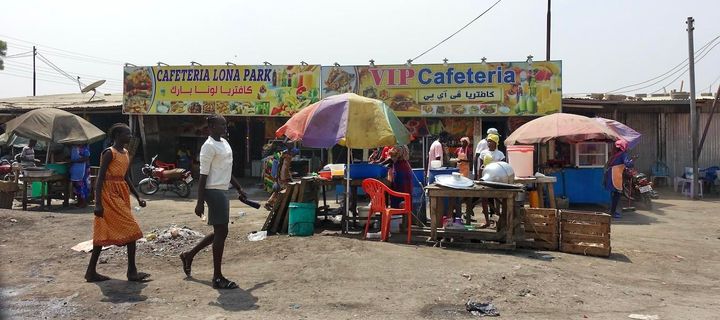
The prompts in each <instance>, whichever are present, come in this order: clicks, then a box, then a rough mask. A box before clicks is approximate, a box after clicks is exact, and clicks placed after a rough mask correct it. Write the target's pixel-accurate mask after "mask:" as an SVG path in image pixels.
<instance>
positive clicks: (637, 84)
mask: <svg viewBox="0 0 720 320" xmlns="http://www.w3.org/2000/svg"><path fill="white" fill-rule="evenodd" d="M718 39H720V36H717V37H715V38H714V39H712V40H710V41H708V42H707V43H706V44H705V45H704V46H702V47H701V48H700V49H698V50H697V51H695V55H696V56H697V55H700V54H701V53H702V52H703V51H704V50H705V49H706V48H707V47H708V46H710V45H711V44H712V43H713V42H715V41H716V40H718ZM713 48H714V46H713ZM710 50H712V48H711V49H710ZM689 59H690V58H685V60H683V61H682V62H680V63H679V64H678V65H676V66H674V67H672V68H671V69H670V70H668V71H667V72H665V73H663V74H661V75H659V76H657V77H655V78H652V79H649V80H645V81H643V82H639V83H635V84H631V85H628V86H624V87H621V88H617V89H615V90H612V91H608V92H606V93H627V92H632V91H638V90H641V89H644V88H647V87H643V88H640V89H633V90H627V91H622V92H618V91H620V90H623V89H627V88H631V87H636V86H639V85H643V84H645V83H648V82H650V81H653V80H656V79H659V78H661V77H663V76H665V75H667V77H665V78H663V79H660V81H658V82H662V81H663V80H665V79H667V78H669V77H671V76H672V75H674V74H676V73H677V72H679V71H680V70H682V68H685V67H687V61H688V60H689ZM683 64H684V65H685V66H683ZM681 66H683V67H681ZM678 67H681V69H678V70H675V69H677V68H678ZM673 70H675V71H674V72H673ZM671 72H672V73H671ZM668 73H670V74H669V75H668ZM651 86H652V85H650V86H649V87H651Z"/></svg>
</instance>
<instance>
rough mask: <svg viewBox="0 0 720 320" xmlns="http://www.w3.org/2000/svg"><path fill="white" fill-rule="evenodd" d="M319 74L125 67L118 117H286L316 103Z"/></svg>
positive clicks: (310, 68)
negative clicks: (122, 102) (153, 115)
mask: <svg viewBox="0 0 720 320" xmlns="http://www.w3.org/2000/svg"><path fill="white" fill-rule="evenodd" d="M351 69H352V68H351ZM320 72H321V68H320V66H319V65H290V66H265V65H263V66H235V65H228V66H197V65H196V66H156V67H126V68H125V69H124V74H125V78H124V83H125V85H124V89H125V90H124V95H125V96H124V97H125V101H124V108H123V113H126V114H159V115H164V114H168V115H172V114H191V115H207V114H213V113H218V114H223V115H247V116H255V115H258V116H259V115H262V116H283V117H288V116H292V115H293V114H295V113H297V112H298V111H300V110H301V109H302V108H304V107H307V106H309V105H310V104H312V103H314V102H317V101H319V100H320V94H321V92H320V90H321V85H320V80H321V74H320ZM341 82H342V81H341Z"/></svg>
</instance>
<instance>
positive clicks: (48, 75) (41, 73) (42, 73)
mask: <svg viewBox="0 0 720 320" xmlns="http://www.w3.org/2000/svg"><path fill="white" fill-rule="evenodd" d="M5 70H7V71H12V72H16V73H21V74H32V67H25V66H18V65H6V66H5ZM36 73H37V76H39V77H45V78H46V79H47V78H53V79H57V80H68V79H67V77H65V76H62V75H59V74H57V72H51V71H45V70H36ZM28 76H29V75H28ZM57 80H56V81H57ZM73 83H74V84H75V85H77V81H73ZM104 88H105V89H107V90H110V91H122V86H121V85H118V84H108V85H107V86H105V87H104Z"/></svg>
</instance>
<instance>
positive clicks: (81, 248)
mask: <svg viewBox="0 0 720 320" xmlns="http://www.w3.org/2000/svg"><path fill="white" fill-rule="evenodd" d="M92 248H93V241H92V239H90V240H87V241H83V242H80V243H78V244H76V245H75V246H74V247H72V248H70V249H72V250H75V251H77V252H90V251H92ZM102 249H103V250H107V249H110V246H105V247H102Z"/></svg>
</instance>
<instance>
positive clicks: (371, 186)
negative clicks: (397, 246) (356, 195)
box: [362, 179, 412, 243]
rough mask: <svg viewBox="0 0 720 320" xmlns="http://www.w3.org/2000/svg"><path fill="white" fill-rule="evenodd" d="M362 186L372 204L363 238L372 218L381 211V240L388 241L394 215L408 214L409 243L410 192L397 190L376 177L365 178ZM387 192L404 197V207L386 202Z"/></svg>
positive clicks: (410, 222)
mask: <svg viewBox="0 0 720 320" xmlns="http://www.w3.org/2000/svg"><path fill="white" fill-rule="evenodd" d="M362 187H363V189H364V190H365V192H366V193H367V194H368V196H370V201H371V202H372V205H371V207H370V212H369V213H368V220H367V222H366V223H365V233H363V239H365V238H367V233H368V229H369V228H370V219H371V218H372V216H373V215H375V214H376V213H380V215H381V216H380V235H381V236H380V240H381V241H387V238H388V234H389V233H390V221H391V220H392V216H396V215H407V217H408V218H407V219H408V222H409V223H408V228H407V229H408V230H407V243H410V231H411V229H412V228H411V226H410V225H412V200H411V198H410V194H408V193H401V192H396V191H393V190H392V189H390V188H389V187H388V186H386V185H385V184H384V183H382V182H380V181H378V180H376V179H365V180H363V183H362ZM385 193H387V194H389V195H390V196H393V197H398V198H402V199H404V204H403V208H390V207H388V205H387V204H386V202H385Z"/></svg>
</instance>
